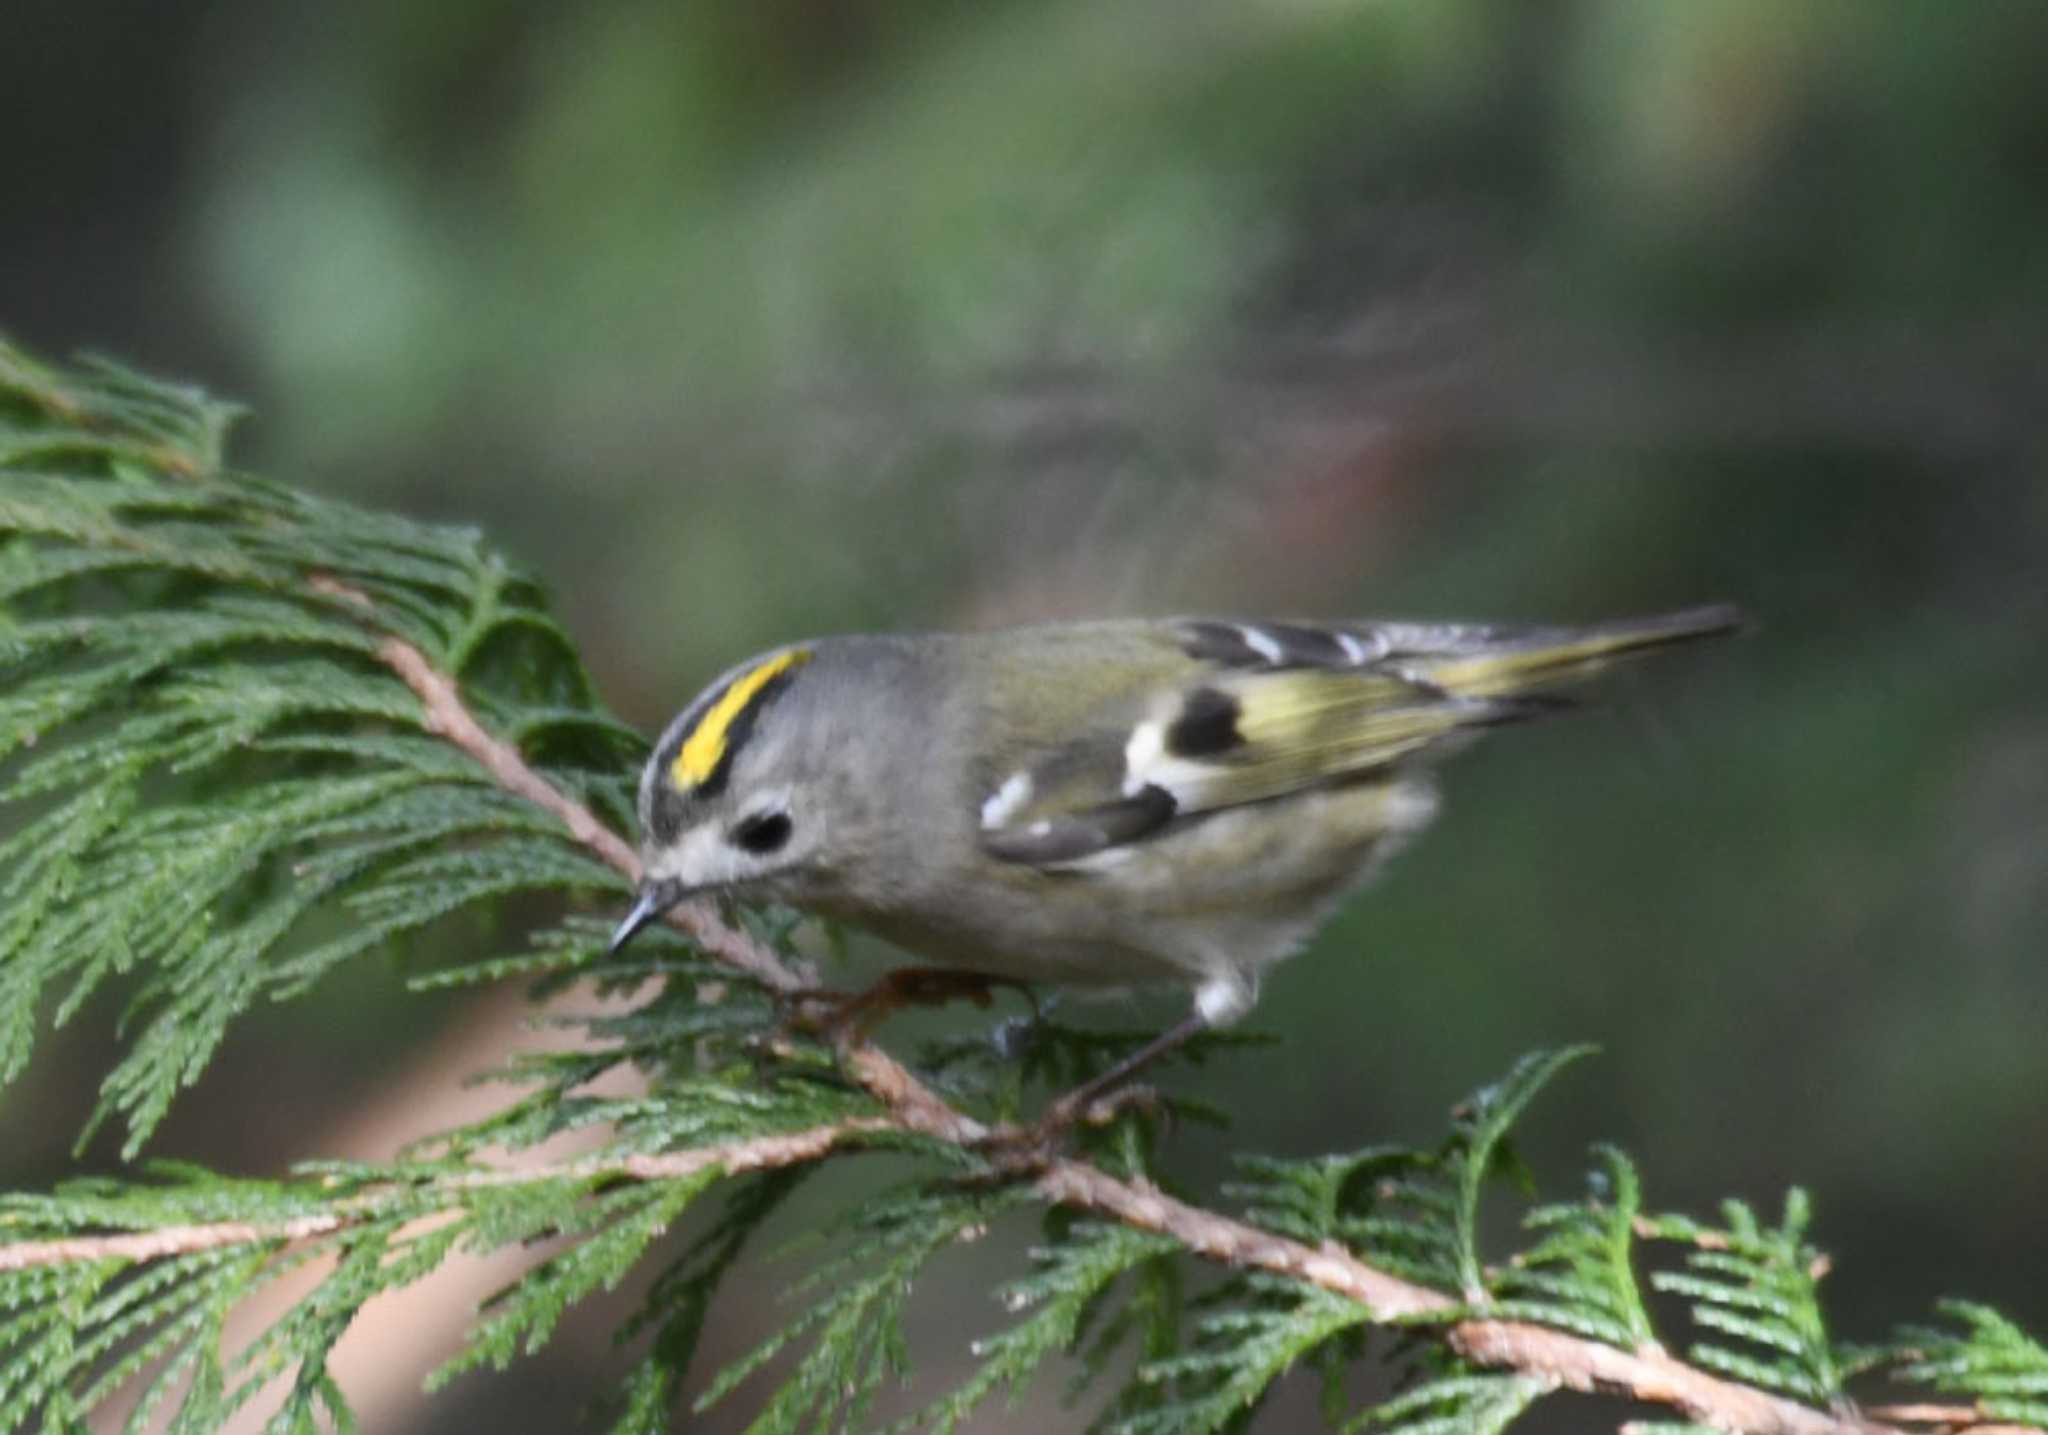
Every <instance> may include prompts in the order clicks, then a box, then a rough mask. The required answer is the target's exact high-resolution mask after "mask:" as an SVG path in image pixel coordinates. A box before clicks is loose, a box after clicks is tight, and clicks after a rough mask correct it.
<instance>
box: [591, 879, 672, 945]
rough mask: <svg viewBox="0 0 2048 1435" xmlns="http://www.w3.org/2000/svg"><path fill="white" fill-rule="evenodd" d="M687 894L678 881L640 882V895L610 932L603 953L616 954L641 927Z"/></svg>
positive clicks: (658, 917) (659, 918) (659, 916)
mask: <svg viewBox="0 0 2048 1435" xmlns="http://www.w3.org/2000/svg"><path fill="white" fill-rule="evenodd" d="M687 895H689V894H688V893H687V892H686V891H685V890H684V889H683V887H682V886H681V885H680V884H679V883H675V882H645V883H642V884H641V887H640V895H639V896H638V898H636V899H635V900H634V903H633V910H632V911H630V912H628V913H626V919H625V920H624V921H623V922H620V923H619V927H618V930H617V931H615V932H613V933H612V940H611V945H610V946H609V947H607V948H605V955H607V956H617V955H618V953H619V951H620V949H621V948H623V947H624V946H625V945H626V943H628V942H630V941H632V940H633V938H634V937H635V936H637V935H639V933H640V930H641V928H643V927H645V926H647V925H648V924H649V923H651V922H657V921H659V920H661V914H662V913H663V912H666V911H667V910H668V909H669V908H671V907H673V906H675V905H676V903H678V902H680V901H682V900H683V898H684V897H686V896H687Z"/></svg>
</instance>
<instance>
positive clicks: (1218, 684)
mask: <svg viewBox="0 0 2048 1435" xmlns="http://www.w3.org/2000/svg"><path fill="white" fill-rule="evenodd" d="M1735 621H1736V619H1735V615H1734V614H1733V612H1732V611H1731V610H1728V609H1725V608H1712V609H1695V610H1691V611H1688V612H1685V613H1677V614H1670V615H1666V616H1663V617H1658V618H1649V619H1640V620H1634V621H1628V622H1620V623H1608V624H1601V625H1597V626H1594V627H1586V628H1574V629H1557V628H1546V629H1502V628H1490V627H1475V626H1464V625H1447V624H1413V623H1357V624H1333V625H1315V624H1305V623H1230V622H1219V621H1208V620H1199V621H1197V620H1190V621H1185V622H1180V623H1176V624H1173V625H1171V626H1170V632H1171V634H1172V636H1173V641H1174V642H1176V643H1177V644H1178V646H1179V648H1180V651H1181V653H1182V655H1183V656H1184V657H1185V658H1186V659H1187V660H1189V661H1187V662H1186V664H1185V666H1183V667H1181V668H1179V669H1177V670H1176V671H1175V672H1174V674H1173V676H1172V677H1171V679H1170V680H1168V681H1165V682H1163V683H1160V684H1158V685H1156V686H1154V687H1152V688H1149V689H1147V690H1146V691H1144V692H1142V693H1140V694H1138V695H1136V696H1135V697H1134V698H1132V699H1130V700H1126V701H1123V702H1121V703H1120V704H1118V705H1117V706H1116V707H1114V708H1106V709H1105V710H1104V711H1103V712H1101V713H1099V714H1096V715H1094V716H1093V717H1092V718H1091V720H1089V721H1085V722H1081V723H1077V724H1076V725H1075V730H1074V732H1073V735H1072V737H1071V739H1070V740H1068V741H1066V742H1064V743H1063V744H1061V745H1058V746H1055V747H1054V748H1053V749H1052V750H1051V751H1050V752H1049V753H1048V754H1046V755H1044V756H1043V757H1041V758H1040V759H1039V760H1037V761H1035V762H1033V763H1031V764H1029V765H1027V766H1024V767H1021V768H1019V769H1018V770H1016V771H1014V772H1011V773H1008V774H1006V775H1003V776H1001V777H1000V778H999V779H998V780H997V781H996V784H995V785H994V786H993V787H992V789H991V791H990V792H989V793H988V795H987V798H986V800H985V801H984V803H983V806H982V811H981V819H982V820H981V828H982V832H981V837H982V845H983V847H984V849H985V850H986V851H988V852H989V854H990V855H992V856H994V857H997V858H1000V859H1003V860H1007V861H1014V862H1020V863H1027V864H1031V865H1037V866H1058V865H1062V864H1068V863H1075V862H1079V861H1083V860H1085V859H1087V858H1090V857H1093V856H1096V855H1097V854H1100V853H1103V852H1106V851H1109V850H1110V849H1113V848H1116V847H1119V846H1122V845H1124V844H1127V843H1132V842H1138V841H1142V840H1144V839H1146V838H1147V837H1150V836H1153V835H1154V834H1156V833H1158V832H1160V831H1161V830H1163V829H1165V828H1166V827H1167V826H1168V825H1169V824H1171V823H1174V822H1177V821H1185V820H1189V819H1192V818H1196V817H1199V816H1201V815H1202V814H1204V813H1208V812H1214V811H1217V810H1219V809H1222V808H1227V807H1233V806H1238V805H1242V804H1245V803H1252V802H1263V801H1268V800H1271V799H1274V798H1279V797H1284V796H1286V795H1288V794H1290V793H1295V792H1300V791H1304V790H1306V789H1308V788H1312V787H1316V786H1320V785H1327V784H1332V783H1340V782H1346V781H1351V780H1355V779H1358V778H1361V777H1364V776H1366V775H1367V774H1370V773H1373V772H1375V771H1378V770H1382V769H1386V768H1389V767H1392V766H1393V765H1395V764H1397V763H1400V762H1403V761H1407V760H1411V759H1414V758H1418V757H1420V756H1422V755H1424V754H1425V753H1427V752H1428V751H1429V750H1430V749H1432V748H1435V747H1438V746H1440V745H1442V744H1444V743H1446V742H1447V741H1449V740H1450V739H1452V738H1453V737H1455V736H1457V735H1459V734H1460V733H1462V732H1464V731H1465V730H1468V729H1472V728H1476V727H1484V726H1489V725H1493V724H1498V723H1502V722H1508V721H1513V720H1516V719H1519V718H1523V717H1528V716H1532V715H1534V714H1537V713H1541V712H1547V711H1550V710H1552V709H1554V708H1556V707H1557V706H1559V702H1558V700H1557V699H1555V698H1552V697H1548V696H1544V695H1540V694H1535V693H1532V692H1531V690H1532V689H1536V688H1541V687H1546V686H1548V685H1550V684H1552V683H1554V682H1557V681H1561V680H1565V679H1569V678H1573V677H1577V676H1581V675H1584V674H1586V673H1589V672H1591V671H1594V670H1596V669H1598V668H1599V667H1601V666H1604V665H1605V663H1606V662H1607V661H1608V660H1609V659H1611V658H1613V657H1616V656H1619V655H1621V654H1623V653H1627V652H1630V651H1633V650H1637V649H1642V648H1647V647H1651V646H1656V645H1660V644H1663V643H1668V642H1673V641H1678V640H1682V639H1686V638H1691V637H1697V636H1702V635H1704V634H1707V633H1711V632H1720V631H1725V630H1727V629H1728V628H1730V627H1732V626H1733V625H1734V623H1735Z"/></svg>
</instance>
